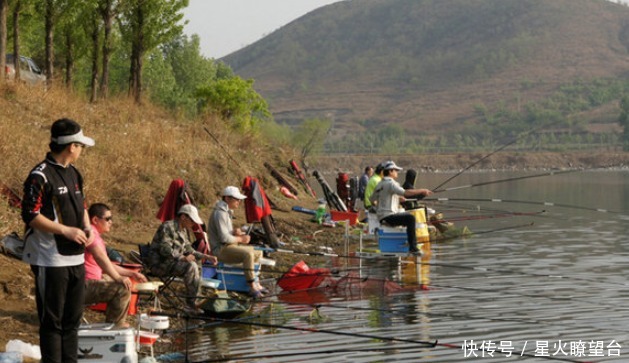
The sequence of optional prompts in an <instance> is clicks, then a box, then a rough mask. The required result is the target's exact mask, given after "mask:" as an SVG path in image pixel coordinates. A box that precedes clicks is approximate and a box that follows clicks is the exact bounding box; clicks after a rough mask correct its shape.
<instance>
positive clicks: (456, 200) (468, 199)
mask: <svg viewBox="0 0 629 363" xmlns="http://www.w3.org/2000/svg"><path fill="white" fill-rule="evenodd" d="M424 200H429V201H435V202H450V201H455V202H491V203H516V204H531V205H543V206H547V207H560V208H568V209H580V210H587V211H592V212H601V213H615V214H626V213H628V212H627V211H612V210H608V209H602V208H590V207H583V206H578V205H571V204H562V203H554V202H539V201H531V200H514V199H499V198H426V199H424Z"/></svg>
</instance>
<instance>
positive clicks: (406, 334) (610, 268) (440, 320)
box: [188, 171, 629, 362]
mask: <svg viewBox="0 0 629 363" xmlns="http://www.w3.org/2000/svg"><path fill="white" fill-rule="evenodd" d="M521 175H526V174H525V173H506V172H499V173H466V174H463V175H461V176H459V177H457V178H456V179H454V180H453V181H452V182H450V183H448V184H447V185H446V186H445V187H454V186H458V185H466V184H470V183H480V182H486V181H490V180H501V179H505V178H511V177H516V176H521ZM447 177H449V175H444V174H437V175H424V174H420V175H419V178H418V181H417V186H418V187H429V188H433V187H435V186H437V185H438V184H440V183H441V182H442V181H444V180H445V179H447ZM330 181H332V182H333V180H330ZM436 196H437V197H448V198H453V199H459V198H461V199H462V198H468V199H469V198H473V199H478V201H455V200H452V201H449V202H442V203H437V204H433V208H435V209H437V210H439V211H443V212H444V214H445V216H446V217H450V218H452V219H458V218H478V217H479V216H482V218H483V219H476V220H464V221H457V222H456V224H457V225H459V226H461V225H468V226H469V227H470V229H472V230H473V231H475V232H481V233H479V234H477V235H475V236H473V237H471V238H468V239H455V240H451V241H447V242H441V243H432V244H431V246H425V248H427V250H428V249H429V250H430V253H429V254H426V255H425V256H424V257H423V258H422V264H420V265H421V268H420V269H418V268H417V265H415V264H413V263H403V264H401V265H399V266H398V264H397V261H395V260H393V261H380V260H379V261H367V260H360V261H359V262H356V260H353V261H351V265H352V270H351V271H352V272H353V273H354V274H357V275H352V276H353V277H350V278H348V279H346V280H343V281H342V283H341V284H339V287H338V288H337V291H336V292H333V291H326V290H321V291H311V292H308V293H304V294H301V295H298V296H292V297H284V298H273V302H264V303H259V304H257V305H256V306H255V308H254V314H255V315H257V316H259V317H258V318H255V319H252V318H249V319H252V320H246V319H247V318H245V319H244V320H243V321H244V322H248V321H251V322H256V323H260V324H262V325H265V326H254V325H244V324H243V325H236V324H221V325H216V326H213V327H208V328H205V329H201V330H198V331H196V332H195V333H193V334H189V335H188V339H189V340H188V341H189V345H190V346H193V347H194V348H190V351H189V353H190V355H189V357H190V361H193V362H197V361H212V360H214V359H222V358H225V359H226V361H232V362H253V361H255V362H307V361H316V362H394V361H395V362H397V361H408V362H483V361H487V362H513V361H527V362H528V361H530V362H545V361H551V360H559V361H570V362H607V361H616V362H627V361H629V349H628V348H629V347H628V345H629V333H628V326H629V303H628V298H629V286H628V283H627V281H626V274H625V268H626V267H627V265H628V264H629V250H628V243H627V242H628V238H627V236H628V235H629V171H595V172H594V171H590V172H578V173H573V174H563V175H556V176H552V177H543V178H535V179H527V180H521V181H514V182H508V183H499V184H494V185H488V186H483V187H474V188H466V189H461V190H457V191H451V192H445V193H439V194H438V195H436ZM497 198H500V199H508V200H512V201H529V202H532V203H528V204H524V203H515V202H514V203H504V202H502V203H499V202H487V201H483V200H484V199H497ZM544 202H552V203H554V204H561V205H566V206H575V207H576V206H578V207H582V208H586V209H577V208H568V207H556V206H549V205H543V203H544ZM589 209H592V210H589ZM595 209H606V210H609V211H614V212H624V213H609V212H608V213H603V212H597V211H595ZM542 210H545V211H546V212H545V213H544V214H543V215H539V216H512V217H503V218H486V217H491V216H494V215H496V214H504V212H505V211H507V212H517V213H534V212H541V211H542ZM530 223H533V225H532V226H527V227H518V228H513V229H506V230H503V231H497V232H489V233H482V232H485V231H491V230H494V229H498V228H509V227H514V226H522V225H525V224H530ZM351 243H356V242H355V241H353V242H351ZM357 264H358V265H359V266H356V265H357ZM357 267H362V268H361V269H360V270H358V269H357ZM418 275H419V276H418ZM357 277H359V278H357ZM383 277H387V278H390V279H391V280H394V281H396V282H398V283H399V284H400V285H399V286H401V287H404V286H406V289H396V286H394V284H385V283H383V280H381V278H383ZM360 278H363V279H360ZM364 278H366V279H364ZM418 278H419V280H418ZM418 282H420V283H425V284H427V285H428V286H429V290H419V289H417V285H418ZM328 290H329V289H328ZM278 291H279V288H278ZM304 302H311V303H317V304H319V311H318V312H319V314H320V316H316V315H315V314H314V313H313V308H312V306H308V305H305V304H302V303H304ZM274 326H288V327H294V328H297V329H301V330H288V329H284V328H279V327H274ZM307 329H311V330H312V331H306V330H307ZM335 332H342V333H350V334H355V335H363V336H362V337H359V336H350V335H338V334H333V333H335ZM375 337H382V339H376V338H375ZM435 341H437V342H438V345H436V346H435V347H427V346H426V345H423V344H420V342H435ZM466 343H467V349H463V348H462V346H463V345H465V344H466ZM498 347H502V348H504V350H505V353H499V352H498V351H497V348H498ZM474 348H477V349H474ZM509 350H510V351H511V355H510V356H509V354H508V353H506V351H509ZM492 354H493V357H491V355H492Z"/></svg>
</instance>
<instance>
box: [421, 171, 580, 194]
mask: <svg viewBox="0 0 629 363" xmlns="http://www.w3.org/2000/svg"><path fill="white" fill-rule="evenodd" d="M583 170H585V169H570V170H560V171H550V172H547V173H542V174H535V175H526V176H518V177H513V178H507V179H500V180H492V181H488V182H482V183H474V184H467V185H460V186H458V187H450V188H444V189H435V190H433V191H432V192H433V193H442V192H448V191H451V190H459V189H466V188H474V187H480V186H484V185H490V184H499V183H506V182H511V181H517V180H524V179H531V178H539V177H542V176H553V175H559V174H568V173H574V172H577V171H583Z"/></svg>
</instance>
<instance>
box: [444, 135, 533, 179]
mask: <svg viewBox="0 0 629 363" xmlns="http://www.w3.org/2000/svg"><path fill="white" fill-rule="evenodd" d="M534 132H536V129H533V130H530V131H527V132H525V133H522V134H520V135H518V136H516V137H514V138H513V139H512V140H511V141H509V142H508V143H506V144H504V145H502V146H501V147H499V148H498V149H496V150H494V151H492V152H490V153H489V154H487V155H485V156H483V157H482V158H480V159H478V160H476V161H475V162H473V163H472V164H470V165H468V166H466V167H465V168H463V169H461V170H460V171H459V172H458V173H456V174H454V175H453V176H451V177H449V178H448V179H446V180H445V181H444V182H443V183H441V184H439V185H437V186H436V187H434V188H433V189H432V190H433V191H435V190H437V189H439V188H441V187H442V186H444V185H446V184H448V183H449V182H450V181H451V180H452V179H454V178H456V177H458V176H459V175H461V174H463V173H465V172H466V171H467V170H469V169H470V168H472V167H473V166H475V165H476V164H478V163H480V162H481V161H483V160H485V159H487V158H488V157H490V156H492V155H494V154H495V153H497V152H499V151H501V150H503V149H505V148H506V147H508V146H511V145H513V144H515V143H516V142H517V141H518V140H520V138H521V137H523V136H525V135H529V134H531V133H534Z"/></svg>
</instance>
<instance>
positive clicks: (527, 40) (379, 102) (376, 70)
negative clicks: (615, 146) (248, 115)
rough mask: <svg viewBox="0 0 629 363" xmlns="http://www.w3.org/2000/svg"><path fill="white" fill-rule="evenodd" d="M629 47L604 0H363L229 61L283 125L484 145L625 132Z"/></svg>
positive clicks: (627, 19) (621, 22)
mask: <svg viewBox="0 0 629 363" xmlns="http://www.w3.org/2000/svg"><path fill="white" fill-rule="evenodd" d="M628 49H629V8H627V7H626V6H624V5H619V4H616V3H612V2H609V1H604V0H386V1H384V0H360V1H343V2H339V3H335V4H332V5H328V6H326V7H323V8H320V9H318V10H316V11H313V12H311V13H309V14H307V15H305V16H303V17H301V18H299V19H297V20H295V21H293V22H292V23H290V24H288V25H286V26H284V27H282V28H280V29H279V30H277V31H275V32H274V33H272V34H270V35H269V36H267V37H265V38H264V39H262V40H260V41H259V42H257V43H255V44H252V45H250V46H248V47H246V48H244V49H242V50H240V51H238V52H236V53H233V54H231V55H229V56H227V57H226V58H224V59H223V60H224V61H225V62H226V63H227V64H229V65H230V66H231V67H232V68H233V69H234V71H235V72H236V73H237V74H239V75H241V76H243V77H245V78H253V79H255V87H256V89H257V90H258V91H259V92H260V93H261V94H262V95H263V96H264V97H265V98H266V99H267V100H268V101H269V103H270V106H271V110H272V112H273V114H274V115H275V119H276V120H277V121H279V122H285V123H288V124H295V123H299V122H300V121H302V120H303V119H307V118H327V119H332V120H334V121H335V123H334V129H333V131H332V133H331V136H330V138H331V140H334V139H337V140H338V139H340V138H344V139H346V136H347V134H348V133H349V132H351V134H361V133H373V132H377V131H375V130H381V131H382V130H385V129H387V126H388V128H389V129H390V128H391V127H392V126H391V125H395V126H393V131H395V132H394V134H395V133H397V134H400V132H401V131H400V130H402V135H405V136H410V137H420V136H421V137H424V138H427V137H430V138H432V139H433V140H436V139H437V138H438V137H439V136H440V135H441V136H442V135H444V134H452V133H463V134H473V135H478V139H477V141H478V140H481V139H482V140H487V139H488V138H490V137H491V136H492V131H491V130H492V129H494V130H495V129H496V128H499V129H501V132H499V133H498V134H499V135H505V134H509V133H513V132H514V131H522V130H526V129H527V128H530V127H531V126H532V125H533V126H540V125H541V126H542V128H543V129H545V131H548V130H563V131H561V132H564V133H572V132H575V133H580V134H583V133H586V134H588V133H589V134H601V133H609V134H614V133H617V131H618V130H617V129H615V128H614V126H615V123H616V119H617V118H618V114H619V110H618V106H617V104H618V100H619V98H620V96H621V94H622V93H623V92H624V91H625V89H629V87H628V86H627V83H629V77H628V73H627V70H628V69H629V57H628ZM545 124H546V125H547V127H544V125H545ZM389 131H390V130H389ZM499 135H497V134H496V133H495V132H494V135H493V136H499ZM426 140H428V139H426ZM435 142H436V141H435Z"/></svg>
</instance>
